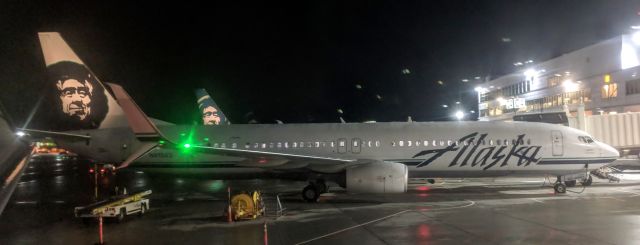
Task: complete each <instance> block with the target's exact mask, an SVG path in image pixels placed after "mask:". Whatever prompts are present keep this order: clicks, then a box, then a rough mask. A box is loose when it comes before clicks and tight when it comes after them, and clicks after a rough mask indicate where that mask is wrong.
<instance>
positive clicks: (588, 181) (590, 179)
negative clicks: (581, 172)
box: [580, 175, 593, 186]
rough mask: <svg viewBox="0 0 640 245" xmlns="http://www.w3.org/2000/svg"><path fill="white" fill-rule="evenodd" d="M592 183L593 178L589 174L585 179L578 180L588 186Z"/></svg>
mask: <svg viewBox="0 0 640 245" xmlns="http://www.w3.org/2000/svg"><path fill="white" fill-rule="evenodd" d="M592 183H593V179H592V178H591V175H589V178H586V179H585V180H583V181H582V182H580V184H582V185H583V186H590V185H591V184H592Z"/></svg>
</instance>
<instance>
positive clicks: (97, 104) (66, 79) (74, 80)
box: [27, 32, 128, 131]
mask: <svg viewBox="0 0 640 245" xmlns="http://www.w3.org/2000/svg"><path fill="white" fill-rule="evenodd" d="M38 37H39V39H40V45H41V48H42V54H43V55H44V61H45V64H46V67H47V73H48V79H47V81H46V85H47V86H46V90H45V91H46V93H47V94H46V95H45V96H44V97H43V98H45V101H43V102H44V103H41V105H40V110H39V111H40V112H39V113H38V114H41V115H37V118H39V119H41V120H39V121H40V122H41V123H43V125H42V126H40V127H41V128H42V129H43V130H52V131H66V130H82V129H97V128H113V127H127V126H128V124H127V123H128V122H127V119H126V117H125V115H124V112H123V110H122V108H121V107H120V105H119V104H118V102H117V101H116V100H115V99H114V97H113V96H112V95H111V93H110V92H109V91H108V90H107V88H106V87H105V86H104V84H102V82H100V79H98V77H96V76H95V75H94V73H93V72H92V71H91V70H90V69H89V68H88V67H87V66H86V65H85V63H84V62H83V61H82V60H81V59H80V58H79V57H78V55H76V53H75V52H74V51H73V50H72V49H71V47H70V46H69V45H68V44H67V43H66V42H65V40H64V39H63V38H62V36H60V34H59V33H57V32H41V33H38ZM27 127H29V126H28V125H27Z"/></svg>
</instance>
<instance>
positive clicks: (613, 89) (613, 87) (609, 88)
mask: <svg viewBox="0 0 640 245" xmlns="http://www.w3.org/2000/svg"><path fill="white" fill-rule="evenodd" d="M600 91H601V92H602V93H601V94H602V98H603V99H610V98H615V97H618V84H617V83H610V84H605V85H602V89H601V90H600Z"/></svg>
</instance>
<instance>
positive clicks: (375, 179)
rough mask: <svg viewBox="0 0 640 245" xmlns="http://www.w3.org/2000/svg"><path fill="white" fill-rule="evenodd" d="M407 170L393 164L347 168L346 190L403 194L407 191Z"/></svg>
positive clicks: (383, 163) (376, 163)
mask: <svg viewBox="0 0 640 245" xmlns="http://www.w3.org/2000/svg"><path fill="white" fill-rule="evenodd" d="M408 173H409V170H408V168H407V166H406V165H404V164H401V163H395V162H373V163H368V164H362V165H358V166H355V167H353V168H347V171H346V188H347V191H349V192H364V193H403V192H406V191H407V183H408V176H409V175H408Z"/></svg>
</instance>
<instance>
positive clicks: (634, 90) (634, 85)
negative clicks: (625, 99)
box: [626, 79, 640, 95]
mask: <svg viewBox="0 0 640 245" xmlns="http://www.w3.org/2000/svg"><path fill="white" fill-rule="evenodd" d="M626 85H627V86H626V92H627V95H630V94H640V79H636V80H632V81H628V82H627V84H626Z"/></svg>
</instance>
